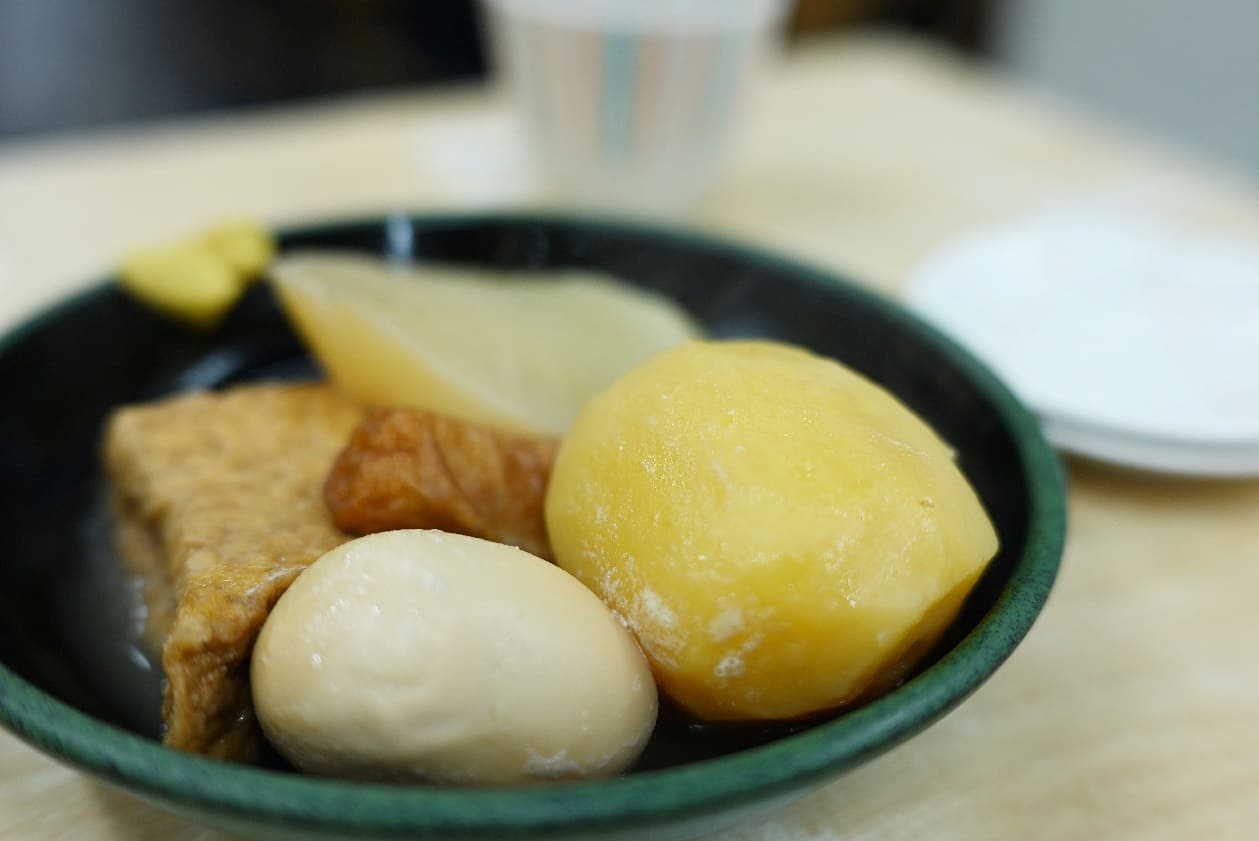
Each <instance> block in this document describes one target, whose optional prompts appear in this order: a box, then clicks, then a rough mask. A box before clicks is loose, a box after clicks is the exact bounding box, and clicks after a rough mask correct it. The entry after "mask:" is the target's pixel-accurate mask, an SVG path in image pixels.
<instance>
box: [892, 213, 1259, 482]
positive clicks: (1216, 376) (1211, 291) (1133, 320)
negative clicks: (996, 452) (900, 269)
mask: <svg viewBox="0 0 1259 841" xmlns="http://www.w3.org/2000/svg"><path fill="white" fill-rule="evenodd" d="M905 297H906V301H907V303H908V304H909V306H910V307H911V308H913V309H914V310H916V311H917V312H918V313H919V314H920V315H922V316H924V317H925V318H927V319H928V320H929V321H932V322H934V323H935V324H936V325H937V326H938V327H940V328H941V329H943V330H944V331H946V332H948V333H950V334H951V335H952V336H953V337H954V338H956V339H957V340H958V341H959V342H961V343H962V344H964V345H966V346H967V347H968V348H969V349H970V350H971V351H972V352H974V353H975V354H976V355H978V356H979V357H981V358H982V359H984V360H985V361H986V362H987V363H988V364H989V365H991V366H992V367H993V369H994V370H996V371H997V372H998V373H999V374H1000V375H1001V376H1002V377H1003V378H1005V379H1006V381H1007V382H1009V384H1010V385H1011V387H1012V388H1013V389H1014V391H1015V392H1017V393H1018V394H1019V395H1020V396H1021V397H1022V398H1023V400H1024V401H1025V402H1026V403H1027V404H1028V405H1029V406H1030V407H1032V409H1033V410H1035V411H1036V412H1037V413H1038V414H1039V415H1040V417H1041V419H1042V421H1043V423H1044V428H1045V433H1046V436H1047V437H1048V438H1049V440H1050V441H1052V442H1053V443H1054V444H1055V445H1056V446H1058V447H1060V448H1062V449H1064V450H1068V451H1071V452H1075V453H1079V454H1081V455H1086V456H1090V457H1092V458H1095V459H1100V460H1103V461H1109V462H1114V463H1117V464H1122V465H1125V466H1128V467H1134V468H1139V469H1144V470H1155V471H1160V472H1167V473H1178V474H1190V475H1202V476H1259V242H1252V241H1249V240H1241V239H1237V238H1227V237H1222V236H1216V235H1209V234H1203V233H1199V232H1193V231H1189V230H1186V229H1184V228H1179V227H1176V226H1173V225H1171V224H1170V223H1168V222H1167V221H1166V220H1163V219H1159V218H1155V217H1151V216H1149V215H1148V214H1145V213H1142V212H1134V211H1131V210H1127V211H1124V210H1116V209H1114V208H1101V209H1099V208H1098V207H1095V206H1074V207H1060V208H1057V209H1055V210H1054V211H1052V212H1047V213H1040V214H1036V215H1034V216H1031V217H1027V218H1025V219H1020V220H1016V221H1014V222H1013V223H1010V224H1007V225H1003V226H1000V227H997V228H992V229H987V230H980V231H975V232H972V233H968V234H966V235H965V236H963V237H961V238H959V239H957V240H955V241H953V242H950V243H946V244H945V245H944V246H942V247H941V248H939V249H937V250H936V251H935V252H934V253H932V254H930V255H928V257H927V258H926V259H925V260H923V261H922V263H921V264H920V265H919V266H918V268H917V269H916V271H915V272H914V274H913V275H912V277H911V278H910V280H909V283H908V285H907V287H906V292H905Z"/></svg>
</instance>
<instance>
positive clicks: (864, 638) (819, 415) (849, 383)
mask: <svg viewBox="0 0 1259 841" xmlns="http://www.w3.org/2000/svg"><path fill="white" fill-rule="evenodd" d="M546 518H547V526H548V528H549V530H550V535H551V541H552V543H553V546H554V550H555V555H556V558H557V561H558V563H559V565H560V566H561V567H563V568H564V569H566V570H568V571H569V572H571V573H572V574H573V575H575V576H576V577H577V578H578V579H579V580H581V581H582V582H583V583H584V584H586V586H588V587H590V588H591V589H592V590H594V591H595V592H596V593H597V594H599V596H600V597H602V598H603V599H604V601H605V602H607V603H608V605H609V606H611V607H612V608H613V609H614V610H615V611H617V612H618V613H619V614H620V615H621V616H622V617H624V619H625V621H626V623H627V624H628V626H629V627H630V628H631V630H633V632H634V634H635V635H636V636H637V638H638V640H639V643H640V645H641V646H642V647H643V650H644V651H645V653H646V654H647V657H648V659H649V661H650V662H651V665H652V670H653V672H654V673H655V676H656V679H657V681H658V683H659V685H660V686H661V688H662V690H663V691H664V692H666V693H667V694H668V695H670V696H671V697H672V698H673V699H674V700H675V701H677V702H678V703H679V704H681V705H682V706H683V707H685V708H686V709H687V710H689V711H690V712H691V713H693V714H694V715H696V716H698V717H700V718H703V719H708V720H745V719H746V720H768V719H789V718H794V717H800V716H805V715H808V714H810V713H814V712H818V711H823V710H829V709H834V708H838V707H841V706H844V705H846V704H850V703H853V702H855V701H858V700H861V699H863V698H866V697H869V696H870V695H872V694H874V693H877V692H878V691H881V690H883V689H886V688H888V687H890V686H891V685H893V684H894V683H895V682H896V681H897V680H898V679H899V678H900V677H901V676H902V675H903V674H904V672H905V671H906V669H907V668H908V667H909V666H910V665H911V664H912V662H913V660H914V658H915V657H917V656H919V655H921V654H922V653H924V652H925V651H926V650H927V648H928V647H929V646H930V644H931V643H932V642H933V641H934V640H936V639H937V638H938V637H939V635H940V634H941V633H942V632H943V630H944V629H945V628H946V626H947V625H948V623H949V622H950V621H951V619H952V618H953V617H954V616H955V614H956V613H957V610H958V609H959V607H960V606H961V604H962V601H963V599H964V598H965V596H966V594H967V592H968V591H969V590H970V589H971V586H972V585H973V584H974V583H975V581H976V579H977V578H978V577H979V575H980V573H981V572H982V571H983V569H984V567H985V565H986V564H987V562H988V561H989V559H991V558H992V556H993V554H994V553H995V551H996V548H997V539H996V535H995V533H994V531H993V527H992V525H991V523H990V522H989V520H988V517H987V515H986V514H985V512H984V510H983V508H982V506H981V505H980V502H979V500H978V499H977V498H976V496H975V492H974V491H973V490H972V489H971V487H970V485H969V484H968V483H967V481H966V479H965V477H964V476H963V475H962V473H961V472H960V471H959V470H958V468H957V466H956V464H955V463H954V461H953V458H952V456H951V453H950V450H949V449H948V447H947V446H945V444H944V443H943V442H941V441H940V439H939V438H937V437H936V435H935V434H934V433H933V432H932V430H931V429H930V428H928V426H927V425H926V424H925V423H923V421H921V420H920V419H919V418H918V417H916V416H915V415H914V414H913V413H912V412H911V411H909V410H908V409H907V408H906V407H905V406H903V405H902V404H901V403H899V402H898V401H897V400H896V399H895V398H893V397H892V396H891V395H890V394H888V393H887V392H886V391H884V390H883V389H881V388H879V387H878V386H876V385H874V384H873V383H871V382H869V381H868V380H866V379H864V378H863V377H861V376H859V375H857V374H856V373H854V372H852V371H850V370H848V369H847V368H844V367H843V366H841V365H840V364H838V363H836V362H834V361H831V360H827V359H823V358H820V357H817V356H814V355H812V354H810V353H808V352H806V351H804V350H800V349H797V348H792V347H789V346H786V345H780V344H776V343H771V342H728V343H720V342H689V343H686V344H684V345H682V346H680V347H678V348H676V349H673V350H670V351H665V352H663V353H661V354H659V355H657V356H655V357H654V358H652V359H651V360H649V361H648V362H646V363H645V364H643V365H641V366H639V367H638V368H636V369H635V370H633V371H632V372H630V373H629V374H627V375H626V376H624V377H623V378H621V379H620V380H618V381H617V382H616V383H615V384H614V385H612V386H611V387H610V388H609V389H608V390H606V391H605V392H603V394H601V395H600V396H599V397H597V398H596V399H594V400H593V401H592V402H591V403H589V404H588V405H587V406H586V408H585V409H584V410H583V411H582V413H581V414H580V416H579V417H578V419H577V421H576V422H575V423H574V425H573V427H572V429H571V430H570V431H569V434H568V436H567V438H566V439H565V441H564V444H563V446H562V448H561V450H560V453H559V457H558V460H557V462H556V465H555V469H554V472H553V474H552V478H551V484H550V488H549V491H548V495H547V503H546Z"/></svg>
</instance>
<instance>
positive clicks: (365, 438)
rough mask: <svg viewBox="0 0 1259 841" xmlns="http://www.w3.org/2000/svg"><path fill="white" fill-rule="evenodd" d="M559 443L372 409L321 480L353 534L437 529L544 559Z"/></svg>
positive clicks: (335, 514)
mask: <svg viewBox="0 0 1259 841" xmlns="http://www.w3.org/2000/svg"><path fill="white" fill-rule="evenodd" d="M558 449H559V439H557V438H551V437H547V436H531V435H517V434H512V433H507V432H501V431H499V430H495V429H491V428H489V427H485V426H480V425H478V424H473V423H468V422H466V421H462V420H458V419H456V418H452V417H449V416H446V415H440V414H436V413H434V412H428V411H425V410H423V409H413V408H396V409H378V410H375V411H373V412H371V413H370V414H369V415H368V416H367V417H366V418H364V420H363V421H362V423H360V424H359V426H358V427H357V428H356V429H355V430H354V433H353V435H351V437H350V441H349V444H348V445H347V446H346V448H345V450H344V451H343V452H342V453H341V454H340V455H339V456H338V457H337V460H336V462H335V463H334V465H333V467H332V470H331V471H330V472H329V474H328V479H327V482H326V484H325V485H324V500H325V502H326V503H327V505H328V510H329V511H330V512H331V513H332V518H333V522H335V523H336V524H337V526H339V527H340V528H342V529H344V530H345V531H347V532H351V533H353V534H370V533H372V532H380V531H389V530H392V529H415V528H424V529H441V530H442V531H450V532H457V533H459V534H467V535H471V536H473V537H480V538H484V539H486V540H493V541H495V542H498V543H507V544H510V545H512V546H518V547H520V548H521V549H524V550H525V551H527V552H532V553H533V554H535V555H537V556H539V557H542V558H547V559H550V557H551V544H550V541H548V539H547V535H546V520H545V516H544V502H545V499H546V487H547V482H548V480H549V479H550V475H551V466H552V465H553V464H554V462H555V454H556V451H557V450H558Z"/></svg>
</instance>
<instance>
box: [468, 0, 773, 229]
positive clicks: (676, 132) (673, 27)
mask: <svg viewBox="0 0 1259 841" xmlns="http://www.w3.org/2000/svg"><path fill="white" fill-rule="evenodd" d="M483 6H484V9H485V13H486V14H485V17H486V23H487V28H488V32H489V35H490V42H491V44H492V46H493V50H494V55H495V58H496V61H497V64H498V70H499V72H500V74H501V75H502V76H503V77H504V79H505V80H506V82H507V83H508V84H509V86H510V88H511V90H512V93H513V96H514V99H515V101H516V104H517V106H518V109H519V111H520V115H521V121H522V125H523V128H524V133H525V138H526V142H527V143H528V145H529V152H530V156H531V159H532V160H533V162H534V164H535V167H536V169H537V171H538V174H539V175H540V176H541V179H542V181H543V183H544V185H545V186H546V187H547V188H548V189H549V190H550V191H551V192H552V193H553V194H554V195H555V197H557V198H559V199H560V200H562V201H569V202H574V203H578V204H583V205H595V206H601V207H606V208H610V209H620V210H630V211H643V212H656V211H660V212H670V211H680V210H684V209H686V208H687V207H689V206H691V205H692V204H693V203H694V202H695V200H696V199H697V198H698V197H699V195H700V194H701V193H702V192H703V190H704V188H705V187H706V186H707V185H708V183H709V181H710V179H711V177H712V174H713V171H714V169H715V167H716V164H717V161H718V158H719V155H720V152H721V150H722V148H723V146H724V145H725V140H726V138H727V136H728V134H729V133H730V128H731V123H732V117H733V115H734V113H735V111H736V108H737V105H738V102H739V100H740V98H741V93H742V92H743V89H744V88H745V87H746V85H745V83H746V81H747V79H748V76H749V75H750V74H751V73H752V71H753V69H754V66H755V65H756V64H757V63H758V62H759V61H760V60H761V59H762V58H763V56H764V54H765V52H766V50H767V47H769V46H770V45H771V44H772V42H773V34H774V33H775V32H776V30H777V24H778V23H779V21H780V20H781V19H782V17H783V14H784V12H785V11H786V7H787V2H786V0H672V1H671V2H664V1H663V0H637V2H635V1H634V0H594V2H581V0H486V2H484V3H483Z"/></svg>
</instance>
